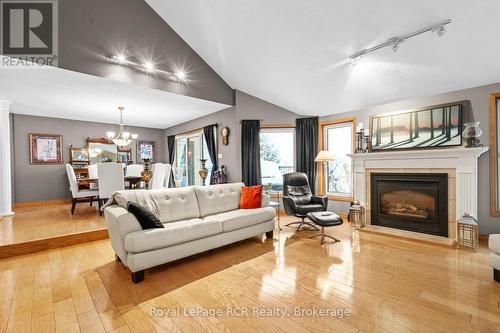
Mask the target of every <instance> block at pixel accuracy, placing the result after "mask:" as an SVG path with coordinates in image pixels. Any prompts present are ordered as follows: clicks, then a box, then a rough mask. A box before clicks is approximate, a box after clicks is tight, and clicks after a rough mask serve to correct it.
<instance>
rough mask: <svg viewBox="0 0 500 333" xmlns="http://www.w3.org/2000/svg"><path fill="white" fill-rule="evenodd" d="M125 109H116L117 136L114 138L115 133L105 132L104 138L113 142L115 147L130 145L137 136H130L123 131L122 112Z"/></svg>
mask: <svg viewBox="0 0 500 333" xmlns="http://www.w3.org/2000/svg"><path fill="white" fill-rule="evenodd" d="M124 109H125V108H124V107H123V106H120V107H118V110H119V111H120V124H119V126H120V131H119V132H118V135H117V136H116V137H115V132H106V136H107V137H108V139H109V140H111V141H113V143H114V144H115V145H117V146H120V147H124V146H128V145H129V144H131V143H132V142H133V141H134V140H136V139H137V137H138V135H137V134H130V132H124V131H123V110H124Z"/></svg>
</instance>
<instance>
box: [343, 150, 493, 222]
mask: <svg viewBox="0 0 500 333" xmlns="http://www.w3.org/2000/svg"><path fill="white" fill-rule="evenodd" d="M486 151H488V147H480V148H464V147H458V148H439V149H416V150H399V151H398V150H394V151H383V152H374V153H366V154H350V155H348V156H349V157H351V158H352V162H353V171H354V178H353V183H354V184H353V185H354V199H356V200H359V201H360V202H361V203H362V204H363V205H364V206H365V207H366V206H367V200H368V199H369V198H368V193H367V188H366V187H367V185H366V175H367V170H369V169H384V170H385V169H398V172H400V170H401V169H403V170H404V169H413V170H415V169H455V172H456V186H455V187H456V190H455V191H456V193H455V195H456V197H455V198H456V215H455V216H456V217H460V216H462V215H463V214H464V213H469V214H471V215H472V216H474V217H476V218H477V177H478V175H477V170H478V168H477V159H478V158H479V156H481V154H483V153H485V152H486ZM387 171H388V172H390V170H387Z"/></svg>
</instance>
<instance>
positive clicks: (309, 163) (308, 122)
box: [295, 117, 319, 194]
mask: <svg viewBox="0 0 500 333" xmlns="http://www.w3.org/2000/svg"><path fill="white" fill-rule="evenodd" d="M318 130H319V119H318V117H313V118H299V119H297V120H296V134H295V140H296V143H295V151H296V156H295V160H296V161H295V162H296V164H295V165H296V166H297V172H303V173H305V174H306V175H307V178H309V185H310V186H311V192H312V193H313V194H314V193H316V191H315V190H316V164H315V162H314V159H315V158H316V155H317V153H318V134H319V132H318Z"/></svg>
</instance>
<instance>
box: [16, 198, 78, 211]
mask: <svg viewBox="0 0 500 333" xmlns="http://www.w3.org/2000/svg"><path fill="white" fill-rule="evenodd" d="M69 203H71V199H55V200H46V201H30V202H15V203H14V209H16V208H21V207H37V206H55V205H64V204H69Z"/></svg>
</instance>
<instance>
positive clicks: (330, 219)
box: [307, 212, 344, 244]
mask: <svg viewBox="0 0 500 333" xmlns="http://www.w3.org/2000/svg"><path fill="white" fill-rule="evenodd" d="M307 218H308V219H309V220H311V221H313V222H314V223H315V224H317V225H319V226H320V227H321V233H319V234H316V235H312V236H309V238H312V237H317V236H321V244H323V243H324V242H325V237H328V238H331V239H333V241H334V243H335V242H340V239H337V238H335V237H332V236H330V235H325V227H334V226H337V225H341V224H342V223H344V221H342V218H341V217H340V216H338V215H337V214H335V213H334V212H311V213H307Z"/></svg>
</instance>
